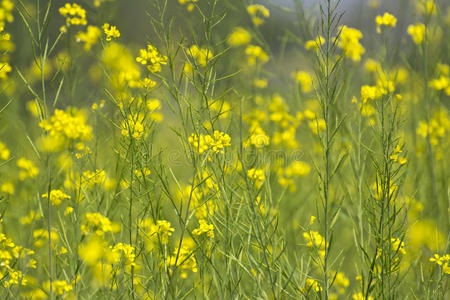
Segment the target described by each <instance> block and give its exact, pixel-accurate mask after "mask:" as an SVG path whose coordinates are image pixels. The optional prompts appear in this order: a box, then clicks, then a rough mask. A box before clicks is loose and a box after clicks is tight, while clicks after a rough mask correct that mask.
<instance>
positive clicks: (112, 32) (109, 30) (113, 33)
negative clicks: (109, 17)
mask: <svg viewBox="0 0 450 300" xmlns="http://www.w3.org/2000/svg"><path fill="white" fill-rule="evenodd" d="M102 29H103V32H104V33H105V34H106V41H107V42H110V41H111V40H112V39H113V38H118V37H120V32H119V30H118V29H117V27H116V26H113V25H109V24H108V23H105V24H103V26H102Z"/></svg>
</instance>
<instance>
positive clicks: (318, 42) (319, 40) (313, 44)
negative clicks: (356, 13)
mask: <svg viewBox="0 0 450 300" xmlns="http://www.w3.org/2000/svg"><path fill="white" fill-rule="evenodd" d="M323 44H325V39H324V38H323V37H322V36H320V35H319V36H317V37H316V39H315V40H309V41H307V42H306V43H305V49H306V50H311V49H313V50H318V49H319V47H320V46H322V45H323Z"/></svg>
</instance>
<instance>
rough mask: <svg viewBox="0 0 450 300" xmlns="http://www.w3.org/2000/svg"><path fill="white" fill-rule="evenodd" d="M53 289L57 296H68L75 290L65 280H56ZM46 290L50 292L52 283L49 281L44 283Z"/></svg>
mask: <svg viewBox="0 0 450 300" xmlns="http://www.w3.org/2000/svg"><path fill="white" fill-rule="evenodd" d="M52 288H53V292H54V293H55V294H56V295H64V294H67V293H68V292H70V291H72V289H73V288H72V286H71V285H70V284H68V283H67V282H66V281H65V280H54V281H53V285H52ZM44 290H46V291H47V292H49V291H50V281H47V282H45V283H44ZM33 299H34V298H33Z"/></svg>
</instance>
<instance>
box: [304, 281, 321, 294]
mask: <svg viewBox="0 0 450 300" xmlns="http://www.w3.org/2000/svg"><path fill="white" fill-rule="evenodd" d="M300 290H301V291H302V293H305V294H308V293H309V292H310V291H314V292H320V291H321V290H322V287H321V286H320V285H319V283H318V282H317V281H316V280H314V279H312V278H306V281H305V286H304V287H302V288H301V289H300Z"/></svg>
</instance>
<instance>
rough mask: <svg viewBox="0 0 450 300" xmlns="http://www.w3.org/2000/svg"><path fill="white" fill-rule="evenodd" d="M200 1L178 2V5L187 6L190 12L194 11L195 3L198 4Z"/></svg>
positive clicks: (179, 0)
mask: <svg viewBox="0 0 450 300" xmlns="http://www.w3.org/2000/svg"><path fill="white" fill-rule="evenodd" d="M197 1H198V0H178V3H180V4H181V5H185V4H187V6H186V8H187V10H188V11H193V10H194V7H195V5H194V3H196V2H197Z"/></svg>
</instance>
